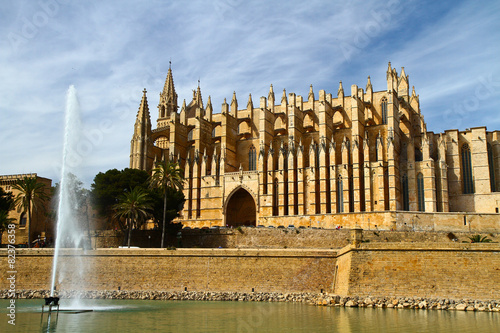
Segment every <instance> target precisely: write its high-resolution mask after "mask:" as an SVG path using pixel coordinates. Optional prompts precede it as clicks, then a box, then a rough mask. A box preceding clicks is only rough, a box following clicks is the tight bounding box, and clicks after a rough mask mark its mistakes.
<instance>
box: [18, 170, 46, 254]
mask: <svg viewBox="0 0 500 333" xmlns="http://www.w3.org/2000/svg"><path fill="white" fill-rule="evenodd" d="M12 187H13V188H14V189H16V190H18V191H19V193H18V194H17V196H16V198H15V200H14V203H15V205H16V206H17V208H18V211H22V212H26V213H27V214H28V247H31V221H32V210H34V211H36V210H38V209H39V208H41V206H42V204H43V203H44V202H45V201H46V200H47V199H48V198H49V196H48V195H47V194H46V193H45V184H43V183H39V182H38V181H37V179H36V177H26V176H25V177H23V178H22V179H18V180H17V182H16V183H15V184H14V185H13V186H12Z"/></svg>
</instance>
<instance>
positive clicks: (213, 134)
mask: <svg viewBox="0 0 500 333" xmlns="http://www.w3.org/2000/svg"><path fill="white" fill-rule="evenodd" d="M212 138H215V127H214V129H213V130H212Z"/></svg>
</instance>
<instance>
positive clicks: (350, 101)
mask: <svg viewBox="0 0 500 333" xmlns="http://www.w3.org/2000/svg"><path fill="white" fill-rule="evenodd" d="M386 74H387V89H385V90H382V91H374V90H373V87H372V84H371V82H370V77H368V82H367V84H366V88H365V89H364V90H363V89H362V88H360V87H358V86H356V85H352V86H351V89H350V96H349V95H348V94H346V93H345V92H344V88H343V86H342V82H340V84H339V87H338V90H337V92H336V94H335V95H332V94H331V93H327V92H325V91H324V90H320V91H319V92H318V94H317V95H316V94H315V92H314V90H313V87H312V86H311V87H310V90H309V94H308V95H307V98H303V97H302V96H299V95H296V94H294V93H288V94H287V93H286V91H285V90H283V93H282V94H281V98H280V99H276V96H275V93H274V90H273V86H272V85H271V87H270V89H269V94H268V96H267V98H266V97H261V98H260V100H259V104H258V105H254V103H253V100H252V96H251V95H250V96H249V97H248V101H247V104H246V108H241V107H239V105H238V100H237V98H236V93H233V96H232V99H231V101H230V103H229V104H228V103H227V102H226V100H224V102H223V103H222V109H221V111H220V112H219V113H215V112H214V109H213V106H212V101H211V98H210V96H209V97H208V100H207V102H206V104H204V103H203V100H202V95H201V89H200V87H199V85H198V88H197V90H196V91H193V98H192V100H191V101H190V102H189V103H186V101H185V100H184V102H183V104H182V106H181V108H180V110H179V107H178V100H177V99H178V96H177V93H176V91H175V87H174V80H173V76H172V70H171V69H170V68H169V70H168V74H167V79H166V82H165V85H164V88H163V91H162V92H161V94H160V101H159V104H158V120H157V124H156V128H155V129H152V123H151V116H150V113H149V107H148V101H147V97H146V90H144V92H143V97H142V101H141V104H140V107H139V112H138V113H137V119H136V122H135V126H134V134H133V137H132V141H131V151H130V167H131V168H136V169H142V170H146V171H151V169H152V168H153V165H154V162H155V160H157V161H159V160H162V159H170V160H173V161H175V162H177V163H179V165H180V167H181V168H182V169H183V170H184V174H185V179H186V181H185V188H184V194H185V198H186V202H185V205H184V210H183V211H182V212H181V218H180V220H181V221H182V222H183V224H184V225H187V226H192V227H208V226H224V225H228V226H240V225H274V226H278V225H284V226H287V225H290V224H292V225H296V226H298V225H303V226H313V224H312V223H311V221H315V223H316V224H315V225H317V226H322V227H329V226H330V227H331V226H332V225H346V226H352V225H353V224H354V223H355V224H357V225H358V224H361V222H360V221H361V220H363V221H365V220H366V218H367V217H368V221H370V217H371V218H372V223H379V225H380V226H386V227H387V226H389V225H390V224H387V223H384V221H383V219H386V217H387V216H388V215H387V213H389V216H392V217H394V216H395V215H394V214H397V213H404V212H413V213H414V215H413V216H422V214H424V213H450V212H469V213H486V214H497V213H498V206H499V204H498V203H499V201H500V192H498V191H500V168H499V166H500V131H492V132H488V131H487V130H486V127H478V128H471V129H467V130H465V131H459V130H447V131H445V132H444V133H438V134H435V133H433V132H429V131H427V128H426V123H425V122H424V117H423V115H422V113H421V111H420V104H419V96H418V95H417V94H416V93H415V88H413V89H411V91H410V85H409V82H408V76H407V75H406V74H405V70H404V68H402V69H401V73H400V74H398V73H397V71H396V69H395V68H391V64H390V63H389V66H388V69H387V73H386ZM279 96H280V95H278V98H279ZM391 213H393V214H392V215H391ZM419 214H420V215H419ZM445 215H446V214H445ZM452 215H453V214H452ZM377 216H382V217H383V218H382V220H381V218H380V217H377ZM427 216H428V217H429V216H433V217H435V216H438V217H439V216H440V217H439V218H440V219H442V218H443V214H441V215H440V214H432V215H427ZM497 218H498V216H497ZM374 221H379V222H374ZM365 224H366V223H365ZM405 224H406V223H405Z"/></svg>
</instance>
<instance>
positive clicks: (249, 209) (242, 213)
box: [226, 188, 257, 227]
mask: <svg viewBox="0 0 500 333" xmlns="http://www.w3.org/2000/svg"><path fill="white" fill-rule="evenodd" d="M256 219H257V218H256V210H255V200H254V199H253V197H252V196H251V195H250V193H248V192H247V191H246V190H245V189H243V188H240V189H238V190H237V191H236V192H234V193H233V195H231V197H230V198H229V202H228V203H227V205H226V225H228V226H231V227H238V226H250V225H253V226H255V221H256Z"/></svg>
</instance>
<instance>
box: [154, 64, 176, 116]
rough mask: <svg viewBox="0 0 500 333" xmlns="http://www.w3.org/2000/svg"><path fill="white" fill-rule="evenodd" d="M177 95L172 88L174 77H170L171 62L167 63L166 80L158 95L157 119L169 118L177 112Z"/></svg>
mask: <svg viewBox="0 0 500 333" xmlns="http://www.w3.org/2000/svg"><path fill="white" fill-rule="evenodd" d="M177 107H178V104H177V93H176V92H175V87H174V77H173V75H172V62H169V66H168V72H167V78H166V80H165V84H164V85H163V91H162V92H161V93H160V103H159V104H158V112H159V115H158V118H159V119H160V118H165V117H167V118H168V117H170V114H172V113H175V112H177Z"/></svg>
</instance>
